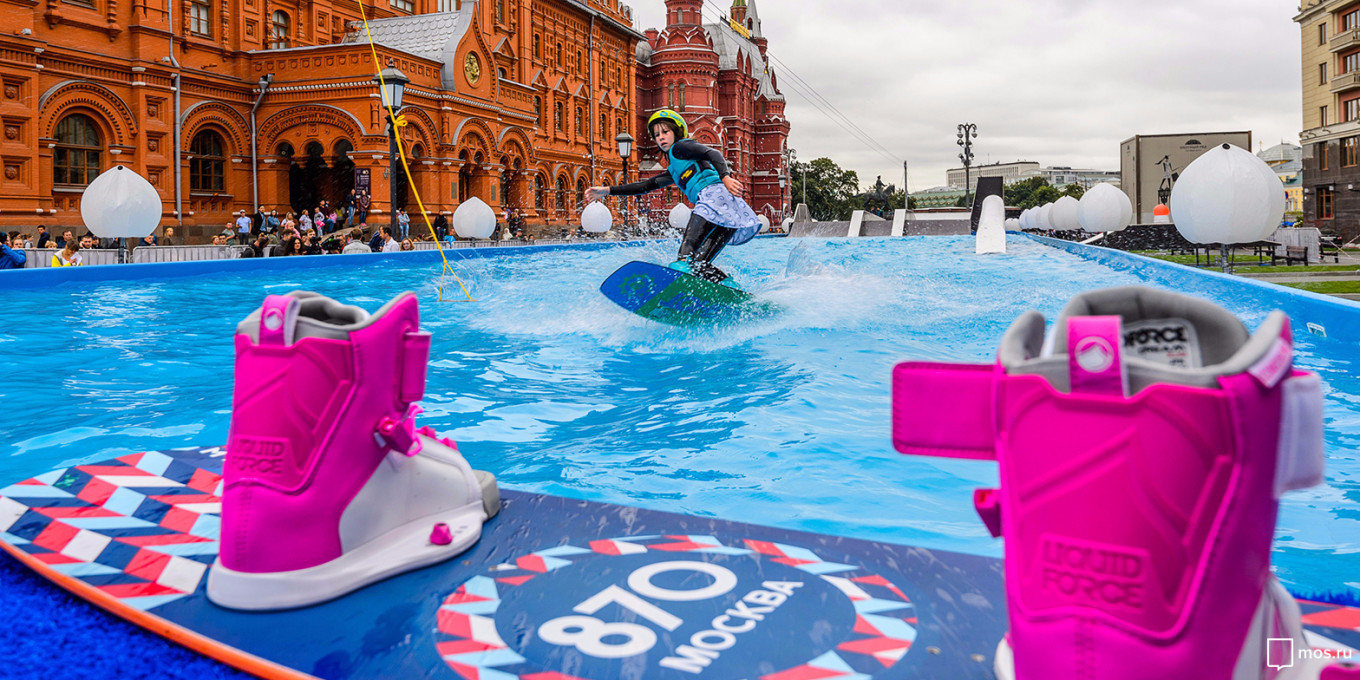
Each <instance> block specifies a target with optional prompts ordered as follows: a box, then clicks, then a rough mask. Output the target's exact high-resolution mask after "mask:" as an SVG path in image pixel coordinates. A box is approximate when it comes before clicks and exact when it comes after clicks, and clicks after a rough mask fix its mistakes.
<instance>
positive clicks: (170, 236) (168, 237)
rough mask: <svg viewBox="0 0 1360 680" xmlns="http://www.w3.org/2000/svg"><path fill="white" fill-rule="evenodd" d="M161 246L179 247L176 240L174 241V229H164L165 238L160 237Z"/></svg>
mask: <svg viewBox="0 0 1360 680" xmlns="http://www.w3.org/2000/svg"><path fill="white" fill-rule="evenodd" d="M161 245H163V246H177V245H179V241H176V240H175V228H174V227H166V228H165V236H162V237H161Z"/></svg>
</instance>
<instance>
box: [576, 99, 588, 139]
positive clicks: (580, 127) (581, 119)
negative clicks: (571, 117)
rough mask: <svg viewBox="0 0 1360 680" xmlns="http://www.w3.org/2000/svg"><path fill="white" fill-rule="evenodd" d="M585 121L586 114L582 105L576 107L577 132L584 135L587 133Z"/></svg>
mask: <svg viewBox="0 0 1360 680" xmlns="http://www.w3.org/2000/svg"><path fill="white" fill-rule="evenodd" d="M585 121H586V114H585V113H583V112H582V111H581V107H579V106H578V107H576V134H578V135H584V134H585V133H586V129H585Z"/></svg>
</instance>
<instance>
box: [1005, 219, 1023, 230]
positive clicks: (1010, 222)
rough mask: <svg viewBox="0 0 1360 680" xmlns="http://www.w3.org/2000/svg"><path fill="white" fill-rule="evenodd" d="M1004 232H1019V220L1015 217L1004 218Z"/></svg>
mask: <svg viewBox="0 0 1360 680" xmlns="http://www.w3.org/2000/svg"><path fill="white" fill-rule="evenodd" d="M1005 227H1006V231H1020V220H1019V219H1018V218H1015V217H1008V218H1006V223H1005Z"/></svg>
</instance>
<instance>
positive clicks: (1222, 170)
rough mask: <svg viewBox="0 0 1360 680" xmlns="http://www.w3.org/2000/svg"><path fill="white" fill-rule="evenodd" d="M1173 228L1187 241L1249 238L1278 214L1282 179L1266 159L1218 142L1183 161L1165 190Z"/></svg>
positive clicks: (1263, 232)
mask: <svg viewBox="0 0 1360 680" xmlns="http://www.w3.org/2000/svg"><path fill="white" fill-rule="evenodd" d="M1170 207H1171V216H1172V221H1173V222H1175V224H1176V230H1177V231H1179V232H1180V233H1181V236H1184V237H1185V239H1186V240H1187V241H1190V242H1191V243H1251V242H1252V241H1259V240H1261V239H1263V238H1266V237H1267V236H1270V234H1271V233H1272V232H1274V231H1275V229H1276V228H1277V227H1279V226H1280V220H1281V219H1282V218H1283V217H1284V184H1283V183H1282V182H1280V178H1279V176H1278V175H1276V174H1275V171H1274V170H1271V169H1270V166H1269V165H1266V162H1265V161H1263V160H1261V159H1260V158H1257V157H1256V156H1255V155H1254V154H1252V153H1251V152H1249V151H1246V150H1244V149H1240V148H1238V147H1235V146H1232V145H1230V144H1223V145H1221V146H1217V147H1214V148H1212V149H1209V150H1208V151H1205V152H1204V153H1203V154H1202V155H1201V156H1200V157H1199V158H1196V159H1195V161H1194V162H1193V163H1191V164H1190V165H1188V166H1186V168H1185V171H1184V172H1182V173H1181V176H1180V179H1179V180H1178V181H1177V182H1176V186H1175V188H1173V189H1172V190H1171V205H1170Z"/></svg>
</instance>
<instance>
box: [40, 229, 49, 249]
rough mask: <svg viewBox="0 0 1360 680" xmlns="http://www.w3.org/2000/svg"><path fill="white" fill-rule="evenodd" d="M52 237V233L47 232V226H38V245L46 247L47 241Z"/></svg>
mask: <svg viewBox="0 0 1360 680" xmlns="http://www.w3.org/2000/svg"><path fill="white" fill-rule="evenodd" d="M51 239H52V235H51V234H49V233H47V227H38V247H39V248H46V247H47V242H48V241H50V240H51Z"/></svg>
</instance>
